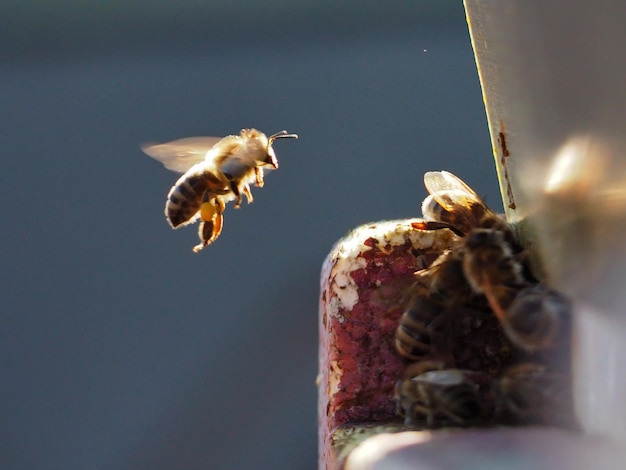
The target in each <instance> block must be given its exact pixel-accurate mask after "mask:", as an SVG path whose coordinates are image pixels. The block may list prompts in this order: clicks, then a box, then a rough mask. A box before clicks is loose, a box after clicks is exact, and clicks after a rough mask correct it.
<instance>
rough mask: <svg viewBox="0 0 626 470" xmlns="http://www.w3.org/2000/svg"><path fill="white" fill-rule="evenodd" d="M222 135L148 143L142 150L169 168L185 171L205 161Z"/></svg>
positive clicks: (180, 171)
mask: <svg viewBox="0 0 626 470" xmlns="http://www.w3.org/2000/svg"><path fill="white" fill-rule="evenodd" d="M220 140H222V137H186V138H184V139H178V140H173V141H171V142H166V143H164V144H146V145H142V146H141V150H143V151H144V153H146V154H148V155H149V156H151V157H152V158H154V159H156V160H158V161H160V162H161V163H163V165H164V166H165V168H167V169H168V170H172V171H176V172H179V173H185V172H186V171H187V170H188V169H189V168H191V167H192V166H194V165H195V164H196V163H200V162H202V161H204V159H205V157H206V154H207V152H208V151H209V150H210V149H211V148H213V147H214V146H215V144H217V143H218V142H219V141H220Z"/></svg>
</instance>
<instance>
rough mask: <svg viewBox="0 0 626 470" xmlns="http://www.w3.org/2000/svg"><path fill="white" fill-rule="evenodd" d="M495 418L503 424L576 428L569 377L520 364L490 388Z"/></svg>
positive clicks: (542, 367)
mask: <svg viewBox="0 0 626 470" xmlns="http://www.w3.org/2000/svg"><path fill="white" fill-rule="evenodd" d="M492 390H493V393H494V396H495V399H496V410H495V419H496V421H497V422H499V423H506V424H550V425H558V426H562V427H566V428H571V429H575V428H577V426H578V424H577V422H576V417H575V414H574V405H573V396H572V385H571V376H570V375H569V374H566V373H559V372H556V371H551V370H549V369H548V368H547V367H546V366H544V365H542V364H536V363H532V362H521V363H518V364H515V365H512V366H510V367H509V368H507V369H506V370H505V371H504V372H503V373H502V375H501V377H500V378H498V379H497V380H496V381H495V382H494V383H493V385H492Z"/></svg>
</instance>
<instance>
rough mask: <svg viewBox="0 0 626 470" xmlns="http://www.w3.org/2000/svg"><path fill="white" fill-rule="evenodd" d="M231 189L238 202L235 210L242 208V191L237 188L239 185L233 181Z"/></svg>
mask: <svg viewBox="0 0 626 470" xmlns="http://www.w3.org/2000/svg"><path fill="white" fill-rule="evenodd" d="M230 189H231V191H232V192H233V194H234V195H235V196H237V200H236V201H235V209H239V208H240V207H241V201H242V196H241V191H239V186H237V183H236V182H235V181H231V182H230Z"/></svg>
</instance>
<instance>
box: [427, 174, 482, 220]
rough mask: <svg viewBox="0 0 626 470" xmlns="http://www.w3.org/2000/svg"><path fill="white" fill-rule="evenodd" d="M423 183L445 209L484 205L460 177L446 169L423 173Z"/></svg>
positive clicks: (451, 209)
mask: <svg viewBox="0 0 626 470" xmlns="http://www.w3.org/2000/svg"><path fill="white" fill-rule="evenodd" d="M424 185H425V186H426V189H427V190H428V192H429V193H430V194H431V195H432V196H433V197H434V198H435V200H436V201H437V202H438V203H439V204H441V207H443V208H444V209H445V210H447V211H453V210H455V209H458V207H459V206H463V207H469V206H471V205H472V204H476V203H478V204H480V205H484V204H483V202H482V199H481V198H480V197H479V196H478V194H476V192H475V191H474V190H473V189H472V188H470V187H469V186H468V185H467V184H466V183H465V182H464V181H463V180H462V179H461V178H459V177H458V176H455V175H453V174H452V173H450V172H448V171H428V172H426V173H424Z"/></svg>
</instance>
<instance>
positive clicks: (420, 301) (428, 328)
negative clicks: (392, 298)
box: [395, 295, 443, 361]
mask: <svg viewBox="0 0 626 470" xmlns="http://www.w3.org/2000/svg"><path fill="white" fill-rule="evenodd" d="M442 310H443V306H442V305H441V304H439V303H437V302H434V301H432V300H430V299H429V298H428V297H426V296H424V295H421V296H416V297H415V298H414V299H413V300H412V302H411V304H410V305H409V306H408V307H407V309H406V310H405V312H404V313H403V314H402V317H401V318H400V324H399V325H398V329H397V330H396V340H395V344H396V350H397V351H398V353H399V354H400V355H401V356H402V357H404V358H405V359H409V360H411V361H419V360H421V359H422V358H423V356H426V355H427V354H428V353H429V352H430V350H431V342H432V330H433V328H432V323H433V321H434V320H435V319H437V318H438V317H439V316H440V315H441V314H442Z"/></svg>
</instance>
